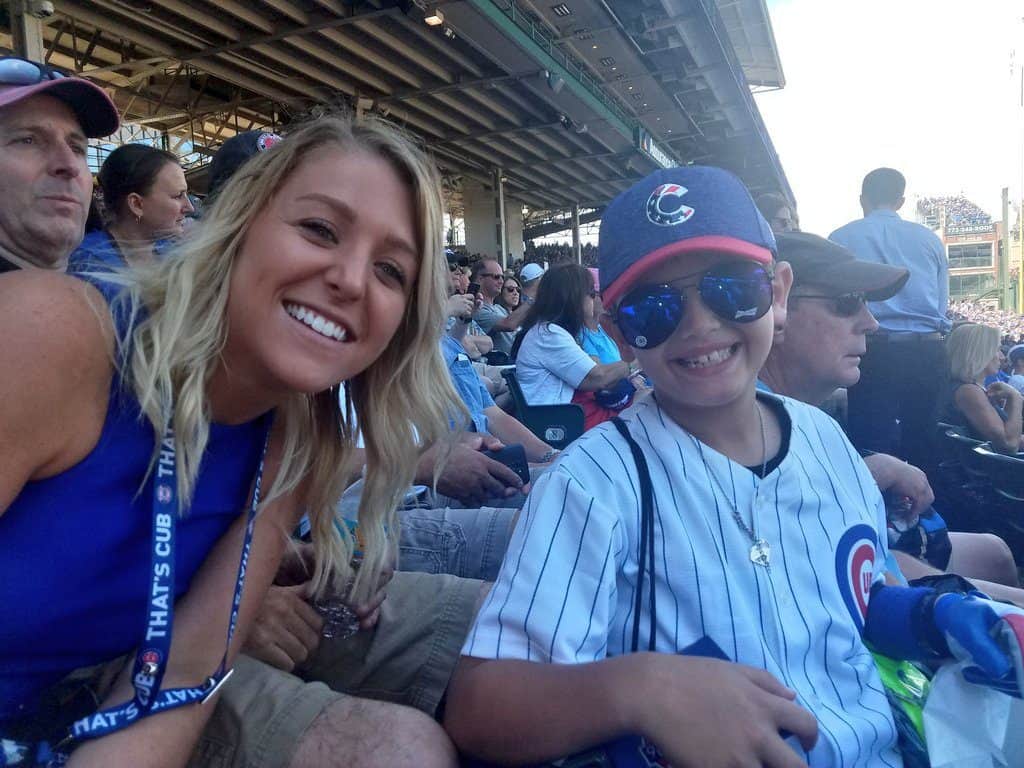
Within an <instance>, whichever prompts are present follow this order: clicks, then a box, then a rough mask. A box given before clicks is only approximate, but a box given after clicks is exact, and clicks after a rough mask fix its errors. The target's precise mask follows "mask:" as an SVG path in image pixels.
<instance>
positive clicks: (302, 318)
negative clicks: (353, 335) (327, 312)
mask: <svg viewBox="0 0 1024 768" xmlns="http://www.w3.org/2000/svg"><path fill="white" fill-rule="evenodd" d="M284 310H285V312H287V313H288V314H289V315H291V316H292V317H294V318H295V319H296V320H298V321H299V322H301V323H305V324H306V325H307V326H309V327H310V328H312V329H313V330H314V331H316V332H317V333H319V334H320V335H321V336H326V337H327V338H329V339H334V340H335V341H344V340H345V335H346V334H345V329H344V328H342V327H341V326H340V325H336V324H334V323H332V322H331V321H330V320H328V319H327V318H326V317H324V316H323V315H320V314H317V313H316V312H314V311H313V310H312V309H310V308H309V307H304V306H302V305H301V304H285V305H284Z"/></svg>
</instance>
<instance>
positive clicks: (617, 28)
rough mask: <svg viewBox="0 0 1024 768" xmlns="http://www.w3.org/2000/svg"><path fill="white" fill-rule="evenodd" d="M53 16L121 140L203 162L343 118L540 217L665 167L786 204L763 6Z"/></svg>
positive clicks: (374, 1)
mask: <svg viewBox="0 0 1024 768" xmlns="http://www.w3.org/2000/svg"><path fill="white" fill-rule="evenodd" d="M55 5H56V9H57V13H56V14H55V15H54V16H53V17H52V18H50V19H48V20H47V22H46V24H45V26H44V30H43V37H44V45H45V47H46V49H47V51H48V57H49V58H48V60H49V62H50V63H51V64H54V65H57V66H61V67H64V68H67V69H72V70H75V71H78V72H80V73H82V74H84V75H86V76H88V77H90V78H92V79H93V80H94V81H96V82H98V83H100V84H101V85H103V86H104V87H106V88H107V89H108V91H109V92H110V93H111V94H112V95H113V97H114V99H115V101H116V102H117V104H118V107H119V108H120V109H121V111H122V114H124V115H125V118H126V122H127V123H130V124H134V125H136V126H139V125H141V126H145V127H146V128H148V129H151V130H156V131H160V132H165V133H167V134H168V135H169V137H170V138H171V141H170V143H171V145H172V147H173V146H174V145H177V144H181V145H184V146H188V147H190V148H191V150H192V151H195V152H199V153H200V154H205V155H209V154H212V152H213V151H215V149H216V147H217V146H219V144H220V143H221V142H223V141H224V140H225V139H226V138H229V137H230V136H232V135H234V133H236V132H238V131H243V130H248V129H249V128H252V127H271V128H274V127H282V126H285V125H287V124H288V123H289V122H291V121H292V120H294V119H295V118H296V117H298V116H301V115H303V114H306V113H309V112H310V111H311V110H314V109H316V108H317V105H324V104H327V105H330V104H336V103H338V102H344V103H345V104H347V105H348V106H349V107H350V108H355V109H359V110H369V111H375V112H379V113H381V114H384V115H387V116H388V117H389V118H390V119H392V120H394V121H396V122H399V123H401V124H404V125H405V126H407V127H408V128H409V129H410V130H412V131H413V132H415V133H416V134H418V135H419V136H421V137H422V138H423V139H424V141H425V144H426V145H427V147H428V148H429V149H430V151H432V152H433V153H434V155H435V157H436V158H437V160H438V163H439V164H440V165H441V166H442V168H443V169H444V170H445V171H446V172H447V173H448V174H449V175H450V177H452V178H453V179H457V177H459V176H468V177H472V178H475V179H478V180H479V181H481V182H483V183H485V184H487V185H490V184H491V183H492V180H493V178H494V170H495V169H496V168H500V169H501V173H502V177H503V178H504V179H505V183H506V194H507V195H509V196H511V197H514V198H517V199H520V200H522V201H523V202H524V203H526V204H527V205H529V206H530V207H531V208H534V209H543V210H564V209H566V208H568V207H569V206H570V205H572V204H574V203H577V204H579V205H581V206H583V207H599V206H601V205H603V204H605V203H606V202H607V201H608V200H610V199H611V197H613V196H614V195H615V194H617V193H618V192H619V191H621V190H622V189H624V188H626V187H627V186H628V185H629V184H630V183H631V182H632V181H634V180H636V179H637V178H640V177H641V176H642V175H644V174H646V173H647V172H649V171H650V170H652V169H653V168H656V167H658V166H659V165H664V164H668V163H676V162H681V163H686V162H703V163H714V164H718V165H722V166H725V167H728V168H731V169H733V170H734V171H736V172H737V173H738V174H739V175H740V176H741V177H742V178H743V179H744V180H745V181H746V182H747V183H748V185H749V186H750V187H751V188H752V189H753V190H754V191H755V192H758V191H764V190H767V189H776V190H778V189H781V190H783V191H784V192H786V193H787V194H789V189H788V184H787V183H786V180H785V176H784V174H783V172H782V169H781V166H780V165H779V163H778V159H777V158H776V157H775V153H774V150H773V149H772V147H771V142H770V140H769V139H768V136H767V133H766V131H765V129H764V126H763V124H762V123H761V119H760V115H759V114H758V112H757V108H756V106H755V105H754V103H753V100H752V98H751V95H750V90H749V87H748V83H747V80H746V78H745V75H744V69H743V67H744V66H745V67H747V68H748V70H749V71H750V72H751V73H758V74H757V76H756V78H755V79H752V82H756V83H760V84H768V83H777V84H781V81H782V78H781V72H780V71H779V69H778V66H777V65H778V57H777V55H776V53H775V48H774V41H773V40H772V38H771V28H770V25H769V24H768V22H767V14H766V12H765V11H764V6H763V2H762V0H722V2H721V3H720V4H719V5H720V6H721V13H720V12H719V7H718V6H716V4H715V3H714V2H711V0H566V2H564V3H554V2H550V1H549V0H543V2H533V0H515V2H512V1H511V0H497V1H496V0H454V1H452V0H450V1H448V2H438V3H430V4H429V5H428V4H426V3H424V2H411V1H410V0H399V1H397V2H396V1H395V0H363V1H357V2H346V1H344V0H57V2H56V3H55ZM435 10H439V11H440V14H438V16H439V17H443V22H442V23H440V24H438V25H436V26H429V25H427V24H426V23H425V18H426V17H427V16H428V15H432V14H433V12H434V11H435ZM7 27H8V28H9V25H7ZM0 45H6V46H7V47H8V48H10V47H11V42H10V35H9V34H7V35H6V36H5V37H0ZM734 46H737V48H736V49H734ZM766 62H767V63H766ZM766 73H767V74H766ZM455 186H456V187H457V183H456V184H455Z"/></svg>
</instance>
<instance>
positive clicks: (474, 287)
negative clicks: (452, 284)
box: [466, 283, 480, 296]
mask: <svg viewBox="0 0 1024 768" xmlns="http://www.w3.org/2000/svg"><path fill="white" fill-rule="evenodd" d="M466 293H468V294H469V295H470V296H476V295H477V294H478V293H480V283H470V284H469V287H468V288H467V289H466Z"/></svg>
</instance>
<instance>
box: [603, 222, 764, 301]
mask: <svg viewBox="0 0 1024 768" xmlns="http://www.w3.org/2000/svg"><path fill="white" fill-rule="evenodd" d="M698 251H701V252H705V251H714V252H715V253H726V254H731V255H733V256H739V257H741V258H744V259H750V260H751V261H756V262H758V263H759V264H771V263H772V260H773V256H772V252H771V251H769V250H768V249H767V248H763V247H762V246H760V245H754V244H753V243H748V242H747V241H746V240H738V239H737V238H735V237H725V236H722V235H708V236H706V237H694V238H692V239H689V240H680V241H679V242H676V243H669V244H668V245H664V246H662V247H661V248H659V249H658V250H656V251H651V252H650V253H648V254H647V255H646V256H644V257H643V258H641V259H640V260H639V261H637V262H635V263H633V264H630V265H629V268H628V269H627V270H626V271H625V272H623V273H622V274H621V275H619V277H618V278H617V279H616V280H615V282H613V283H612V284H611V285H609V286H608V287H607V288H605V289H604V290H603V291H602V292H601V300H602V302H603V303H604V305H605V306H608V307H610V306H612V305H613V304H615V302H617V301H618V300H619V299H621V298H622V297H623V296H624V295H625V293H626V291H628V290H629V289H630V288H632V287H633V286H634V285H636V284H637V283H638V282H640V278H641V277H642V276H643V275H644V273H645V272H648V271H649V270H651V269H653V268H654V267H656V266H658V265H659V264H662V263H663V262H666V261H668V260H669V259H671V258H673V257H675V256H679V255H680V254H684V253H697V252H698Z"/></svg>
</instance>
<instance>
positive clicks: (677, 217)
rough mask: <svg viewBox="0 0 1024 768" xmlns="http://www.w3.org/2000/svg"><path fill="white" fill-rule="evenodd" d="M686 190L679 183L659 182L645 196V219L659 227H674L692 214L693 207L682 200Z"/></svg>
mask: <svg viewBox="0 0 1024 768" xmlns="http://www.w3.org/2000/svg"><path fill="white" fill-rule="evenodd" d="M686 192H687V189H686V187H683V186H680V185H679V184H661V185H660V186H658V187H656V188H655V190H654V191H653V192H651V196H650V197H649V198H647V219H648V221H650V222H651V223H652V224H657V225H658V226H659V227H674V226H675V225H677V224H682V223H683V222H684V221H687V220H688V219H689V218H690V217H691V216H693V208H691V207H690V206H688V205H686V204H684V203H683V201H682V199H681V198H682V197H683V195H685V194H686Z"/></svg>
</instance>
